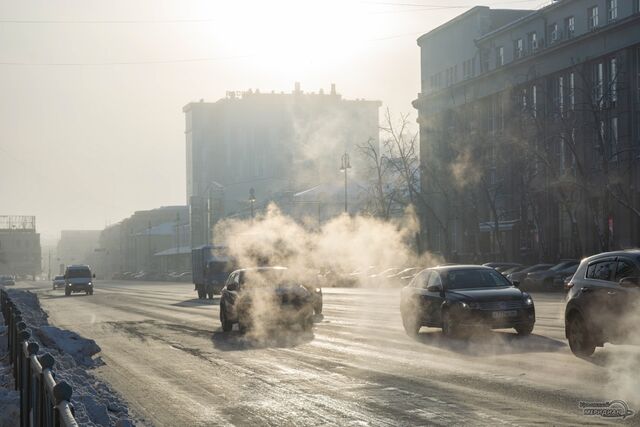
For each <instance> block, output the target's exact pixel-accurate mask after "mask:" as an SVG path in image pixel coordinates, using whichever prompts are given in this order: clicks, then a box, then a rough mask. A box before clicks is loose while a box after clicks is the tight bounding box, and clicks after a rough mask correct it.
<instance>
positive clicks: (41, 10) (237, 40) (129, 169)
mask: <svg viewBox="0 0 640 427" xmlns="http://www.w3.org/2000/svg"><path fill="white" fill-rule="evenodd" d="M475 4H478V3H476V2H473V1H468V0H459V1H456V0H454V1H452V2H451V4H449V3H445V2H441V1H434V0H409V1H407V0H404V1H402V0H396V1H392V0H387V1H356V0H343V1H332V0H317V1H304V0H300V1H295V0H288V1H277V0H276V1H260V0H255V1H242V0H241V1H230V0H227V1H196V0H193V1H191V0H153V1H151V0H108V1H107V0H105V1H96V0H75V1H69V0H58V1H52V0H41V1H34V0H13V1H7V0H0V171H1V175H0V215H4V214H20V215H36V216H37V225H38V230H39V231H40V233H41V234H42V237H43V240H44V241H45V242H47V241H51V240H52V239H54V238H56V237H58V236H59V232H60V230H62V229H101V228H103V227H104V226H105V225H106V224H109V223H114V222H117V221H119V220H121V219H122V218H125V217H127V216H129V215H131V214H132V213H133V212H134V211H135V210H140V209H150V208H154V207H158V206H161V205H171V204H184V203H185V197H186V196H185V192H186V190H185V148H184V144H185V143H184V116H183V113H182V110H181V109H182V107H183V106H184V105H185V104H186V103H188V102H190V101H196V100H199V99H200V98H204V99H205V100H206V101H215V100H217V99H219V98H221V97H223V96H224V95H225V92H226V91H227V90H247V89H249V88H252V89H256V88H258V89H260V90H262V91H271V90H276V91H291V90H292V89H293V85H294V82H295V81H299V82H300V83H301V85H302V89H303V90H305V91H318V89H320V88H324V89H325V91H327V90H328V89H329V86H330V83H332V82H335V83H336V85H337V89H338V92H339V93H341V94H342V95H343V96H344V97H346V98H367V99H377V100H380V101H382V102H383V108H386V107H389V108H390V109H391V110H392V111H393V112H395V113H399V112H413V109H412V107H411V104H410V102H411V100H413V99H414V98H415V97H416V94H417V93H418V91H419V81H420V77H419V72H420V69H419V50H418V47H417V45H416V41H415V40H416V38H417V37H418V36H419V35H420V34H422V33H424V32H427V31H428V30H430V29H432V28H434V27H435V26H437V25H439V24H441V23H443V22H445V21H447V20H448V19H451V18H452V17H454V16H456V15H458V14H460V13H462V12H464V11H465V10H466V9H468V8H469V7H471V6H473V5H475ZM482 4H484V5H489V6H492V7H499V8H537V7H539V6H541V5H542V4H543V3H542V2H540V1H522V0H520V1H518V0H516V1H489V2H485V3H482ZM381 111H382V110H381Z"/></svg>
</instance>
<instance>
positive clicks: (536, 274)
mask: <svg viewBox="0 0 640 427" xmlns="http://www.w3.org/2000/svg"><path fill="white" fill-rule="evenodd" d="M578 264H580V261H578V260H575V259H573V260H564V261H561V262H559V263H557V264H556V265H554V266H552V267H549V269H548V270H540V271H533V272H530V273H528V274H527V275H526V277H525V278H524V280H523V281H522V282H521V283H522V289H526V290H528V291H533V290H541V291H551V290H553V288H554V285H553V284H554V281H555V279H556V276H557V275H558V274H563V272H564V270H567V269H569V268H572V267H576V268H577V266H578ZM573 272H575V270H574V271H573ZM564 277H565V276H562V280H563V279H564ZM560 289H562V288H558V290H560Z"/></svg>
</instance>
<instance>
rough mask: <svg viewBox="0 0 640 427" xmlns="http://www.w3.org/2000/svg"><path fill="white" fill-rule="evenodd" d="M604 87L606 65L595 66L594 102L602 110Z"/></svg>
mask: <svg viewBox="0 0 640 427" xmlns="http://www.w3.org/2000/svg"><path fill="white" fill-rule="evenodd" d="M603 86H604V64H603V63H602V62H600V63H598V64H595V66H594V69H593V101H594V105H597V106H598V107H599V108H602V101H603V97H604V94H603V90H604V88H603Z"/></svg>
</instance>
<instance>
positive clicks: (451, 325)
mask: <svg viewBox="0 0 640 427" xmlns="http://www.w3.org/2000/svg"><path fill="white" fill-rule="evenodd" d="M458 332H459V331H458V325H457V324H456V321H455V319H453V316H451V313H449V310H443V311H442V334H443V335H444V336H446V337H449V338H452V337H455V336H457V335H458Z"/></svg>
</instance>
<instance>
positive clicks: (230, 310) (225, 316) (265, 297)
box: [220, 267, 316, 333]
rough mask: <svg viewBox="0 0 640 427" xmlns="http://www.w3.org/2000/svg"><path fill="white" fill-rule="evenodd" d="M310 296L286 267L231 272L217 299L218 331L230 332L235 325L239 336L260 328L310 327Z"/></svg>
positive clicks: (311, 317) (312, 307)
mask: <svg viewBox="0 0 640 427" xmlns="http://www.w3.org/2000/svg"><path fill="white" fill-rule="evenodd" d="M315 302H316V300H315V297H314V295H313V293H312V292H310V291H309V289H307V288H306V287H305V286H303V285H302V284H299V283H297V282H296V281H295V280H293V278H291V277H288V274H287V268H286V267H256V268H245V269H241V270H236V271H234V272H232V273H231V274H230V275H229V277H228V278H227V281H226V283H225V286H224V288H222V292H221V296H220V323H221V324H222V330H223V331H225V332H229V331H231V329H232V328H233V325H234V324H235V323H237V324H238V327H239V329H240V332H242V333H244V332H246V331H247V330H249V329H251V328H254V327H256V326H258V324H260V325H259V326H260V327H271V326H274V325H277V326H284V325H286V326H291V325H298V326H300V327H301V329H303V330H310V329H311V327H312V326H313V312H314V303H315Z"/></svg>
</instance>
